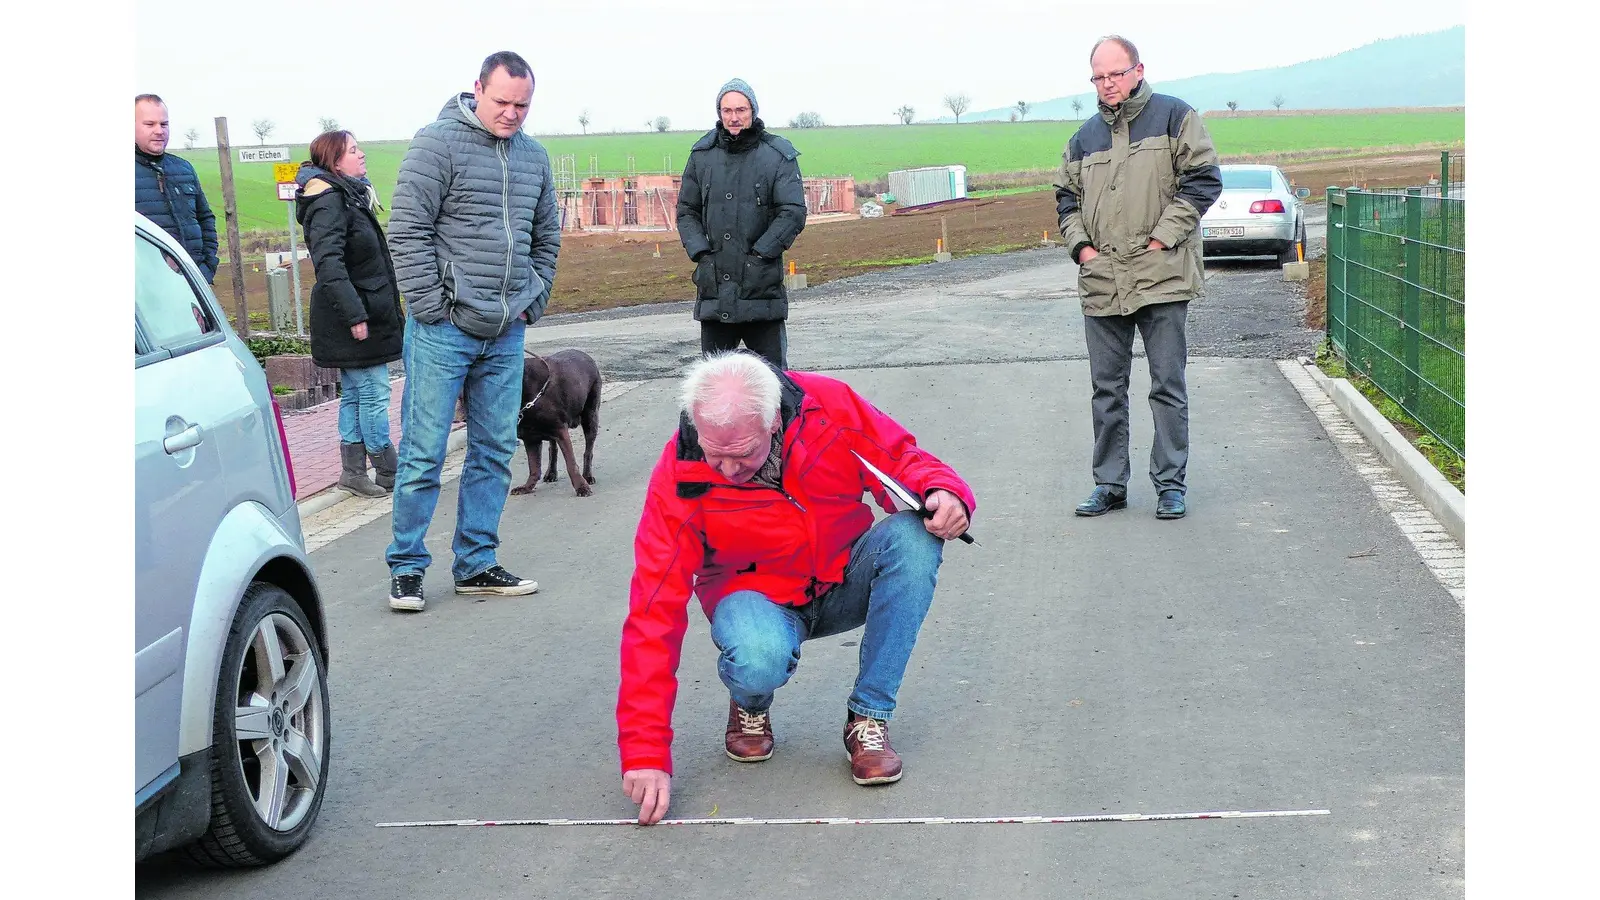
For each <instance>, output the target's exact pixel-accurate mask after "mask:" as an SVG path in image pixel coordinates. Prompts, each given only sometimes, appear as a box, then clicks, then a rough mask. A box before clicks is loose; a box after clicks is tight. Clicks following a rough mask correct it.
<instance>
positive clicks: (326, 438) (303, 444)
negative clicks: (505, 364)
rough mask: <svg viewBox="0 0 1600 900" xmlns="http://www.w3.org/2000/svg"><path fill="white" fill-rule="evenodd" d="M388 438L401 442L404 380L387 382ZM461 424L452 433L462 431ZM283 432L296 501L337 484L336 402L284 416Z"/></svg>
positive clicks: (338, 464) (454, 427)
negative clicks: (389, 397)
mask: <svg viewBox="0 0 1600 900" xmlns="http://www.w3.org/2000/svg"><path fill="white" fill-rule="evenodd" d="M389 384H390V388H391V391H392V393H391V398H392V399H391V400H390V401H389V429H390V431H389V436H390V438H391V439H392V440H393V441H394V442H395V443H396V444H398V443H399V442H400V398H401V397H402V396H404V394H405V387H406V380H405V379H404V378H396V379H394V380H393V381H391V382H390V383H389ZM464 427H465V425H463V424H462V423H460V422H457V423H455V425H453V426H452V430H455V429H460V428H464ZM283 430H284V433H285V434H286V435H288V438H289V458H290V459H291V460H293V462H294V479H295V496H294V499H295V500H297V501H298V500H304V499H306V498H307V497H310V496H312V495H314V494H318V493H321V492H322V491H325V490H327V489H328V488H331V487H333V486H334V485H335V484H338V483H339V467H340V462H339V401H338V400H330V401H328V402H327V403H319V404H317V405H316V406H313V407H310V408H309V409H303V410H298V411H295V412H285V413H284V414H283Z"/></svg>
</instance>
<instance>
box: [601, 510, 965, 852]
mask: <svg viewBox="0 0 1600 900" xmlns="http://www.w3.org/2000/svg"><path fill="white" fill-rule="evenodd" d="M957 505H959V504H957ZM622 792H623V793H624V794H627V795H628V799H629V800H632V801H633V802H634V803H636V804H638V806H639V824H640V825H654V824H655V823H657V822H659V821H661V820H662V819H663V818H664V817H665V816H666V814H667V806H668V805H670V804H671V802H672V776H671V775H668V774H667V773H666V772H663V771H662V770H660V769H629V770H628V771H626V772H623V773H622Z"/></svg>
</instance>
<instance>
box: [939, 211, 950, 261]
mask: <svg viewBox="0 0 1600 900" xmlns="http://www.w3.org/2000/svg"><path fill="white" fill-rule="evenodd" d="M939 241H940V246H939V251H940V252H941V253H942V252H944V251H945V250H948V249H950V230H949V229H947V228H946V227H945V224H944V216H940V217H939Z"/></svg>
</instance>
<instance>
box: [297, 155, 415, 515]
mask: <svg viewBox="0 0 1600 900" xmlns="http://www.w3.org/2000/svg"><path fill="white" fill-rule="evenodd" d="M366 174H367V156H366V154H365V153H363V152H361V147H360V146H359V145H358V144H357V143H356V139H355V136H354V135H352V134H351V133H350V132H348V131H329V132H327V133H325V134H322V135H319V136H318V137H317V139H316V140H314V141H312V142H311V161H310V162H308V163H304V164H302V165H301V167H300V174H299V176H298V178H297V179H296V180H297V181H298V182H299V184H300V190H299V193H298V195H297V196H296V198H295V218H296V219H297V220H298V221H299V222H300V227H301V228H302V229H303V230H304V232H305V239H306V246H307V247H308V248H309V249H310V251H311V262H312V264H313V265H314V266H315V267H316V272H317V283H316V286H315V287H313V288H312V289H311V361H312V362H314V363H316V364H317V365H319V366H321V367H323V368H326V369H338V370H339V376H340V399H339V441H340V445H339V456H340V461H341V462H342V463H343V470H342V472H341V474H340V476H339V485H340V486H341V487H344V488H347V489H348V490H350V491H351V492H353V493H357V494H361V495H364V496H368V497H381V496H383V495H384V494H385V493H386V492H387V491H389V490H393V489H394V473H395V467H396V465H397V462H398V455H397V454H396V453H395V448H394V442H393V441H391V440H390V438H389V367H388V365H387V364H388V363H390V362H393V361H394V360H397V359H399V358H400V356H401V342H402V340H403V338H404V336H405V312H404V310H402V309H401V306H400V291H399V289H398V287H397V286H396V281H395V274H394V261H393V260H391V259H390V258H389V245H388V242H387V241H385V240H384V235H383V229H382V228H381V227H380V226H379V225H378V216H377V212H376V210H377V193H376V192H375V191H374V190H373V189H372V185H371V183H370V182H368V181H367V179H366ZM369 457H370V458H371V460H372V466H373V469H374V470H375V472H376V474H377V479H376V482H374V481H373V480H370V479H368V477H367V459H368V458H369Z"/></svg>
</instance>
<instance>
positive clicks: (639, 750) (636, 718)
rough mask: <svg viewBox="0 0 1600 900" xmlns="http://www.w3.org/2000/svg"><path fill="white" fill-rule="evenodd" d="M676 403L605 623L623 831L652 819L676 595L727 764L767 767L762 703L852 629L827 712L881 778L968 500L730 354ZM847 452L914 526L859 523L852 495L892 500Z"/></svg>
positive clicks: (827, 396)
mask: <svg viewBox="0 0 1600 900" xmlns="http://www.w3.org/2000/svg"><path fill="white" fill-rule="evenodd" d="M682 404H683V411H682V414H681V416H680V417H679V425H678V431H677V433H676V434H674V435H673V436H672V438H671V439H670V440H669V441H667V445H666V447H665V448H664V449H663V450H662V453H661V458H660V459H659V460H658V461H657V462H656V467H655V471H654V472H653V473H652V474H651V476H650V487H649V491H648V494H647V496H646V498H645V504H644V513H643V515H642V516H641V517H640V520H639V530H638V534H637V536H636V537H635V538H634V573H633V583H632V587H631V591H630V597H629V601H628V618H627V620H626V621H625V622H624V623H623V626H622V687H621V689H620V691H619V692H618V696H617V747H618V749H619V750H620V751H621V755H622V789H623V792H624V793H626V794H627V795H628V797H629V799H631V800H632V801H633V802H634V803H637V804H639V823H640V824H641V825H653V824H655V823H656V822H659V821H661V818H662V817H663V816H665V815H666V812H667V806H668V804H669V802H670V800H671V782H672V775H671V773H672V706H673V702H674V700H675V699H676V697H677V688H678V680H677V670H678V661H679V659H680V656H681V653H682V650H683V636H684V633H685V631H686V630H687V628H688V625H689V611H688V606H689V595H690V594H691V593H693V594H695V595H696V596H697V597H699V599H700V606H701V608H702V609H703V610H704V611H705V614H706V618H707V619H708V620H709V621H710V622H711V639H712V641H713V642H714V643H715V644H716V646H717V648H718V649H719V650H720V651H721V655H720V657H719V658H718V660H717V672H718V674H719V675H720V676H721V677H722V682H723V684H726V685H727V686H728V692H729V694H730V695H731V699H730V701H729V705H728V729H727V732H726V734H725V736H724V744H725V747H726V750H727V754H728V756H729V757H730V758H732V759H734V760H737V761H740V762H760V761H761V760H764V759H768V758H769V757H771V756H772V747H773V737H772V721H771V716H770V714H769V712H768V710H769V709H770V707H771V705H772V695H773V692H774V691H776V690H777V689H778V688H780V687H782V686H783V685H784V683H786V682H787V681H788V680H789V678H790V676H792V675H793V674H794V671H795V667H796V665H797V664H798V663H799V661H800V644H801V642H802V641H805V640H809V639H811V638H820V637H827V636H828V635H833V634H838V633H840V632H843V631H849V630H851V629H853V628H856V627H859V626H861V625H863V624H865V625H866V630H865V632H864V633H863V635H862V639H861V664H860V669H859V672H858V674H857V676H856V683H855V689H854V690H853V691H851V693H850V699H849V701H848V702H847V703H846V704H845V705H846V707H847V713H846V719H845V730H844V744H845V750H846V752H848V753H849V755H850V775H851V777H852V778H853V779H854V780H855V782H856V783H857V784H888V783H890V782H894V781H899V780H900V769H901V766H900V757H899V756H898V755H897V754H896V753H895V752H894V748H893V747H891V746H890V745H889V736H888V731H887V729H886V728H885V724H884V723H886V722H888V721H889V718H890V716H892V715H893V713H894V707H895V695H896V694H897V693H898V692H899V690H900V680H901V678H902V677H903V676H904V675H905V670H906V664H907V663H908V662H909V661H910V659H911V649H912V647H913V646H914V645H915V643H916V640H917V632H918V630H920V629H921V627H922V620H923V619H924V618H926V616H927V614H928V606H929V605H930V604H931V603H932V601H933V588H934V583H935V581H936V580H937V578H938V573H939V563H940V561H941V560H942V558H943V552H944V543H943V542H944V541H946V540H950V539H953V538H956V537H959V536H960V535H961V534H963V533H964V532H965V531H966V530H967V524H968V519H969V517H970V516H971V514H972V512H973V510H974V509H976V506H977V502H976V500H975V499H974V498H973V495H972V489H971V488H970V487H968V486H967V483H966V482H965V481H963V480H962V479H961V477H960V476H959V475H957V474H956V473H955V471H954V470H953V469H951V468H950V467H949V466H947V465H945V464H944V463H942V462H940V461H939V460H938V459H937V458H935V457H934V456H933V454H931V453H929V452H927V451H926V450H924V449H922V448H921V447H918V446H917V443H916V438H914V437H912V435H911V433H910V432H908V431H906V430H905V429H904V428H902V427H901V426H900V425H899V423H897V422H895V421H894V420H893V419H891V418H889V417H888V416H886V415H884V414H883V413H881V412H879V411H878V410H877V409H875V408H874V407H873V406H872V404H870V403H868V402H867V401H866V400H864V399H862V397H861V396H860V395H859V394H857V393H856V392H855V391H854V390H852V389H851V388H850V386H849V385H846V384H844V383H843V382H841V381H838V380H836V379H833V378H828V377H826V376H823V375H817V374H811V373H805V372H779V371H777V370H776V369H774V368H772V367H771V366H770V365H768V364H767V363H766V362H765V361H763V360H762V359H760V358H759V357H757V356H755V355H753V354H750V353H747V352H744V351H732V352H723V353H717V354H713V355H711V356H708V357H707V358H705V359H703V360H701V361H699V362H696V363H695V364H694V365H693V366H691V367H690V369H689V371H688V373H687V375H686V376H685V378H684V382H683V392H682ZM857 454H859V458H858V457H857ZM863 459H864V460H866V461H867V462H870V463H871V464H872V465H874V466H876V467H877V468H878V469H880V470H882V471H884V472H886V473H888V474H889V475H891V476H893V477H894V478H895V479H896V480H898V481H900V482H901V483H902V484H904V485H906V486H907V487H909V488H910V489H911V490H912V491H913V492H915V493H916V494H917V495H918V496H921V497H922V498H923V504H924V505H925V506H926V507H927V508H928V510H929V511H930V512H931V513H932V517H931V518H928V519H923V518H921V517H920V516H918V515H917V514H916V513H913V512H899V513H895V514H893V515H891V516H889V517H887V518H885V519H883V520H882V521H880V522H878V523H877V524H873V518H874V517H873V512H872V508H871V507H870V506H868V505H867V504H866V503H864V502H862V495H863V494H864V493H866V492H868V491H870V492H871V493H872V495H873V497H874V498H876V499H877V501H878V503H879V504H880V505H881V506H882V507H883V508H884V509H885V510H888V511H892V510H893V509H894V506H893V504H892V501H891V500H890V498H889V495H888V493H887V492H886V491H885V490H884V488H883V486H882V485H881V484H880V483H879V482H878V480H877V479H876V478H875V477H874V476H873V475H872V474H871V472H870V471H868V469H867V467H866V466H865V465H863V464H862V460H863Z"/></svg>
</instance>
